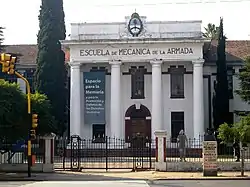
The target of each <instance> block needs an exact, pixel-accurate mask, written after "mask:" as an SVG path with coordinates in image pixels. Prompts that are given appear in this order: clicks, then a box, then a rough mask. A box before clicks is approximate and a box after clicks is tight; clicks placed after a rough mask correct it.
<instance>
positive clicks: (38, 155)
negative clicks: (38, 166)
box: [0, 137, 45, 164]
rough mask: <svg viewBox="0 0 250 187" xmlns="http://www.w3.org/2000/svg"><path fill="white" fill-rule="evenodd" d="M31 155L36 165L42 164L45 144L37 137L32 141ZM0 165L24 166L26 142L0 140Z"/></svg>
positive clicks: (25, 161) (26, 161)
mask: <svg viewBox="0 0 250 187" xmlns="http://www.w3.org/2000/svg"><path fill="white" fill-rule="evenodd" d="M31 150H32V154H33V155H35V162H36V163H43V161H44V156H45V154H44V153H45V143H44V140H43V139H40V138H39V137H38V138H37V139H36V140H34V141H32V147H31ZM0 153H1V154H0V164H26V163H28V160H27V141H26V140H18V141H13V140H10V139H6V138H2V139H0Z"/></svg>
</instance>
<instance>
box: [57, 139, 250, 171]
mask: <svg viewBox="0 0 250 187" xmlns="http://www.w3.org/2000/svg"><path fill="white" fill-rule="evenodd" d="M202 144H203V139H202V138H199V139H194V138H190V139H188V141H187V144H186V146H185V161H186V162H202V161H203V159H202ZM179 148H180V147H179V144H178V143H177V142H176V141H173V139H167V142H166V161H167V162H180V161H181V160H180V154H179V153H180V152H179ZM155 149H156V145H155V141H154V140H149V139H143V138H142V139H140V140H138V139H137V140H136V139H133V140H131V141H130V142H129V143H126V142H125V140H124V139H118V138H110V137H106V138H105V140H104V141H103V140H102V141H96V140H92V139H80V138H79V137H75V138H74V141H73V139H72V138H71V139H62V138H56V140H55V158H54V164H55V168H56V169H71V168H75V169H151V168H152V169H153V168H154V167H155V160H156V159H155ZM244 157H245V162H249V163H250V148H246V149H245V151H244ZM235 161H236V158H235V151H234V148H233V146H232V145H230V144H227V145H226V144H218V162H235Z"/></svg>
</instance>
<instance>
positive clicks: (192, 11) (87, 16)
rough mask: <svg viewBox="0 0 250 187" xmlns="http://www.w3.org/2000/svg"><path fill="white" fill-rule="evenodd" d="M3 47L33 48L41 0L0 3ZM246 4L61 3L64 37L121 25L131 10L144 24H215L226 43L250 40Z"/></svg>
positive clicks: (229, 0)
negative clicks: (87, 25)
mask: <svg viewBox="0 0 250 187" xmlns="http://www.w3.org/2000/svg"><path fill="white" fill-rule="evenodd" d="M135 2H136V3H135ZM0 3H1V10H0V26H2V27H5V30H4V37H5V41H4V44H6V45H9V44H36V42H37V33H38V30H39V21H38V15H39V10H40V4H41V0H0ZM249 7H250V0H136V1H135V0H64V12H65V24H66V29H67V35H69V34H70V23H79V22H123V21H124V20H125V19H124V17H125V16H130V15H131V14H132V13H133V12H134V11H135V10H136V12H137V13H139V14H140V15H141V16H147V20H148V21H182V20H202V27H205V26H206V25H207V24H208V23H214V24H216V25H218V24H219V20H220V17H223V19H224V30H225V34H226V36H227V38H228V39H230V40H250V21H249V18H250V16H249Z"/></svg>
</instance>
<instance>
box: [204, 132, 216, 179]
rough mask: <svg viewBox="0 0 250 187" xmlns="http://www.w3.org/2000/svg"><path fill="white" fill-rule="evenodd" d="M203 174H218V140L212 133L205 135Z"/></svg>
mask: <svg viewBox="0 0 250 187" xmlns="http://www.w3.org/2000/svg"><path fill="white" fill-rule="evenodd" d="M202 154H203V176H217V170H218V163H217V156H218V153H217V141H216V138H215V136H214V135H213V134H212V133H208V134H207V135H205V138H204V141H203V150H202Z"/></svg>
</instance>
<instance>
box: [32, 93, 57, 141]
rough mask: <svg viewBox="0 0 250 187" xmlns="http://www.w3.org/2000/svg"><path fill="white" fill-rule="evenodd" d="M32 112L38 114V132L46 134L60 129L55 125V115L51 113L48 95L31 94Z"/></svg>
mask: <svg viewBox="0 0 250 187" xmlns="http://www.w3.org/2000/svg"><path fill="white" fill-rule="evenodd" d="M31 106H32V112H33V113H35V114H38V120H39V121H38V127H37V134H38V135H41V136H43V135H45V134H47V133H51V132H53V133H56V132H57V131H58V129H57V127H56V126H55V124H56V121H55V118H54V116H52V115H51V109H52V107H51V103H50V101H49V100H48V98H47V96H46V95H44V94H39V93H38V92H36V93H35V94H31Z"/></svg>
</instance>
